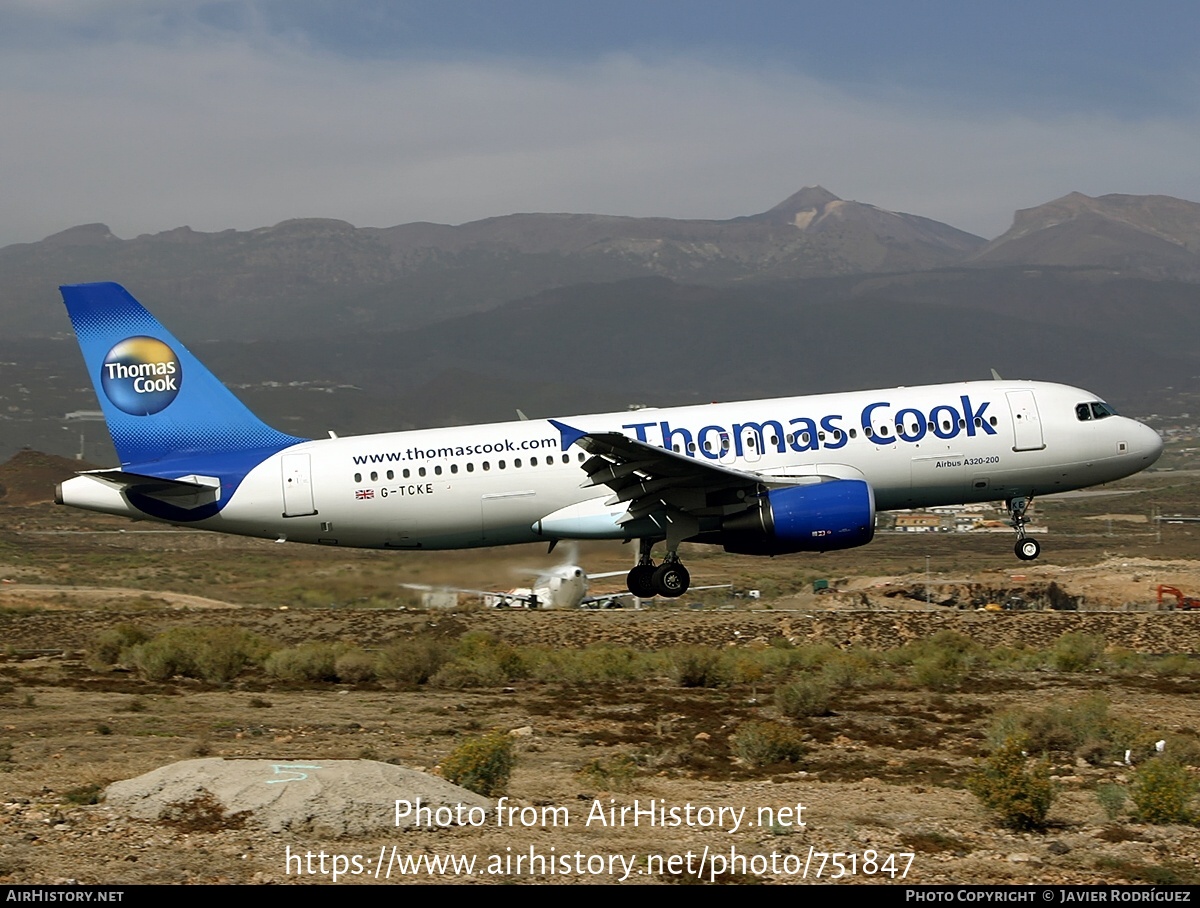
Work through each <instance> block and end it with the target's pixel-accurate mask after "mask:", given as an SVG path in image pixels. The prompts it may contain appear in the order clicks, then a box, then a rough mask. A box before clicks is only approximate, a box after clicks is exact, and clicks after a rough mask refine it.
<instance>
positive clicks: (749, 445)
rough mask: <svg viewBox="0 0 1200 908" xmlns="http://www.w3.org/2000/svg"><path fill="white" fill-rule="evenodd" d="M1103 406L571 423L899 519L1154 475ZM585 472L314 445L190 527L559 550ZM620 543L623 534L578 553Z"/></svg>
mask: <svg viewBox="0 0 1200 908" xmlns="http://www.w3.org/2000/svg"><path fill="white" fill-rule="evenodd" d="M1093 402H1098V398H1097V397H1096V396H1095V395H1093V394H1090V393H1088V392H1086V391H1082V390H1080V389H1077V388H1072V387H1068V386H1065V385H1057V384H1048V383H1038V382H1005V381H1000V382H996V381H986V382H965V383H959V384H945V385H930V386H923V387H913V388H894V389H888V390H882V391H880V390H873V391H855V392H845V393H837V394H824V395H816V396H808V397H793V398H780V399H775V400H756V401H743V402H734V403H722V404H708V405H703V406H691V407H676V408H669V409H642V410H634V411H629V412H622V413H607V414H599V415H585V416H577V417H572V418H568V419H566V420H565V421H566V422H567V423H569V424H570V425H571V426H573V427H576V428H578V429H581V430H584V431H586V432H620V433H622V434H624V435H626V436H628V437H629V438H636V439H638V440H640V441H643V442H646V443H648V444H651V445H655V446H658V447H665V448H669V449H671V450H675V451H677V452H678V453H680V454H684V455H686V456H690V457H694V458H696V459H697V460H698V461H702V462H705V463H710V464H714V465H720V466H723V467H728V468H730V469H735V470H742V471H746V472H752V473H755V474H760V475H765V476H767V477H777V478H778V481H779V483H780V484H787V482H788V479H789V477H793V478H794V477H802V476H804V475H806V474H813V473H819V474H821V475H827V476H835V477H839V478H857V479H865V480H866V481H867V482H868V483H869V484H870V486H871V488H872V489H873V491H874V496H875V504H876V507H877V508H878V509H879V510H891V509H897V508H913V507H928V506H935V505H943V504H952V503H968V502H979V501H992V500H999V499H1005V498H1013V497H1019V496H1031V495H1033V496H1036V495H1044V494H1048V493H1052V492H1061V491H1066V490H1070V489H1078V488H1083V487H1086V486H1091V485H1096V484H1098V483H1103V482H1108V481H1111V480H1114V479H1119V478H1121V477H1124V476H1128V475H1130V474H1133V473H1136V472H1137V471H1139V470H1142V469H1144V468H1146V467H1147V466H1149V465H1150V464H1152V463H1153V462H1154V461H1155V460H1156V459H1157V457H1158V455H1159V453H1160V452H1161V448H1162V442H1161V440H1160V439H1159V437H1158V435H1157V433H1155V432H1154V431H1153V430H1152V429H1150V428H1149V427H1147V426H1145V425H1142V424H1141V423H1139V422H1137V421H1135V420H1132V419H1128V418H1125V417H1121V416H1117V415H1111V416H1103V417H1101V418H1086V419H1085V418H1083V417H1082V416H1081V414H1080V412H1079V411H1078V408H1079V406H1080V405H1087V404H1090V403H1093ZM868 430H869V431H868ZM587 457H588V455H586V454H584V453H583V452H582V451H581V450H580V449H579V448H578V447H569V448H568V450H566V451H563V450H562V444H561V436H560V433H559V431H558V430H557V429H556V428H555V427H554V426H552V425H551V424H550V423H549V421H547V420H543V419H535V420H527V421H519V422H508V423H496V424H491V425H476V426H463V427H457V428H445V429H427V430H418V431H411V432H398V433H391V434H382V435H367V436H356V437H348V438H331V439H321V440H315V441H308V442H304V443H301V444H298V445H295V446H293V447H290V448H287V449H286V450H284V451H281V452H280V453H278V454H275V455H272V456H270V457H268V458H267V459H265V460H264V461H263V462H261V463H260V464H259V465H258V466H256V467H254V468H253V469H252V470H250V472H249V473H248V474H247V475H246V476H245V479H244V480H243V481H242V482H241V484H240V486H239V487H238V488H237V489H236V491H234V492H233V494H232V496H231V497H229V498H228V500H227V501H226V502H225V504H224V507H223V508H222V510H221V511H220V512H219V513H218V514H217V515H215V516H213V517H210V518H208V519H206V520H203V521H200V522H197V523H194V524H192V525H194V526H199V527H202V528H205V529H210V530H215V531H219V532H226V533H238V534H243V535H249V536H265V537H272V538H285V539H287V540H291V541H296V542H312V543H325V544H329V545H342V546H355V547H368V548H395V549H416V548H426V549H445V548H466V547H473V546H490V545H507V544H512V543H522V542H533V541H536V540H538V539H545V538H548V537H553V536H555V535H556V534H553V533H546V532H544V531H542V532H541V533H540V534H539V529H538V526H537V525H538V522H539V521H540V520H541V519H542V518H543V517H546V516H547V515H551V514H554V513H555V512H560V511H562V510H563V509H565V508H570V507H571V506H580V507H584V508H585V509H586V506H587V505H586V503H588V502H596V507H597V508H599V509H603V507H604V505H603V502H604V500H605V499H608V498H609V495H610V494H611V493H609V492H608V490H606V489H604V488H596V487H591V488H582V487H581V483H582V482H583V481H584V479H585V478H586V476H585V473H584V471H583V469H581V466H582V464H583V462H584V461H585V460H586V459H587ZM87 482H88V477H86V476H81V477H77V478H76V479H72V480H69V481H68V482H67V483H64V485H63V489H64V494H63V498H64V500H65V503H67V504H75V505H78V506H82V507H89V508H93V509H96V510H104V511H108V512H111V513H119V514H127V515H129V516H137V517H142V516H145V515H143V514H141V513H140V512H136V511H135V510H133V509H132V508H131V507H130V506H129V504H128V503H127V502H126V501H124V500H123V499H122V498H121V497H120V496H119V495H117V494H115V493H110V492H108V491H107V490H105V491H101V490H98V489H94V488H93V489H89V490H83V489H82V488H81V487H80V486H78V485H75V484H79V483H87ZM93 485H95V484H94V483H93ZM73 486H74V488H73ZM623 534H624V531H623V530H622V529H620V528H619V527H618V526H617V525H616V524H615V523H613V524H612V528H611V532H599V533H597V532H588V533H581V534H579V535H586V536H591V537H597V536H599V537H609V538H623ZM557 535H563V536H566V535H567V534H565V533H560V534H557Z"/></svg>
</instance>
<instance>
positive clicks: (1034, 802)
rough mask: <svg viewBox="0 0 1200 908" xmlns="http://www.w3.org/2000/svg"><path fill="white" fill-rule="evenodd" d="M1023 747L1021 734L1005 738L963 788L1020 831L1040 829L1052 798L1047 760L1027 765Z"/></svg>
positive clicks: (1024, 745)
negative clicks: (965, 787)
mask: <svg viewBox="0 0 1200 908" xmlns="http://www.w3.org/2000/svg"><path fill="white" fill-rule="evenodd" d="M1025 747H1026V744H1025V741H1024V740H1023V739H1022V738H1019V737H1012V738H1009V739H1008V740H1006V741H1005V742H1004V743H1003V744H1001V745H1000V746H999V747H998V748H996V749H995V750H994V751H992V753H991V755H990V756H988V758H987V759H986V760H985V761H984V764H983V767H982V768H981V769H980V770H979V772H976V773H974V774H972V775H971V776H970V777H968V779H967V790H968V791H969V792H971V794H973V795H975V797H977V798H979V800H980V801H981V802H982V803H983V806H984V807H987V808H988V809H989V810H993V811H995V812H996V813H998V814H999V815H1000V820H1001V822H1003V823H1004V825H1005V826H1008V827H1009V828H1011V829H1016V830H1021V831H1029V830H1038V829H1043V828H1044V827H1045V825H1046V814H1047V813H1049V812H1050V805H1051V804H1052V803H1053V801H1054V786H1053V784H1052V783H1051V782H1050V764H1049V763H1048V762H1047V761H1046V760H1045V759H1042V760H1039V761H1037V762H1036V763H1034V765H1032V766H1030V765H1029V763H1030V761H1029V758H1028V757H1027V756H1026V754H1025Z"/></svg>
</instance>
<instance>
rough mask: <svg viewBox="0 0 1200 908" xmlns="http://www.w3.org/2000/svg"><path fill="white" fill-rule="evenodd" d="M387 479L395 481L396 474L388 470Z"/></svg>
mask: <svg viewBox="0 0 1200 908" xmlns="http://www.w3.org/2000/svg"><path fill="white" fill-rule="evenodd" d="M387 478H388V479H395V478H396V474H395V473H394V472H392V471H391V470H388V471H387Z"/></svg>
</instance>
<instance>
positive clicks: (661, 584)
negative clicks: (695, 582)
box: [654, 561, 692, 599]
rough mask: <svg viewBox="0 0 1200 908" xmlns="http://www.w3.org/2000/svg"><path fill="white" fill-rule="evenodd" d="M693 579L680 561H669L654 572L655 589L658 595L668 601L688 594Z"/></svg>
mask: <svg viewBox="0 0 1200 908" xmlns="http://www.w3.org/2000/svg"><path fill="white" fill-rule="evenodd" d="M691 582H692V577H691V575H690V574H688V571H687V568H685V567H684V566H683V565H682V564H680V563H679V562H678V561H668V562H666V563H664V564H661V565H659V567H658V570H656V571H655V572H654V589H655V590H657V591H658V595H660V596H663V597H665V598H667V599H675V598H677V597H679V596H682V595H683V594H684V593H686V592H687V590H688V586H689V585H690V584H691Z"/></svg>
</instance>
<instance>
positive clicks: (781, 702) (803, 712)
mask: <svg viewBox="0 0 1200 908" xmlns="http://www.w3.org/2000/svg"><path fill="white" fill-rule="evenodd" d="M832 702H833V689H832V688H831V687H830V686H829V684H828V683H827V682H825V681H823V680H822V679H820V678H800V679H799V680H797V681H793V682H791V683H790V684H781V685H780V686H779V687H777V688H775V708H776V709H777V710H779V713H780V715H783V716H787V718H789V719H809V718H812V717H813V716H827V715H829V708H830V704H831V703H832Z"/></svg>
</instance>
